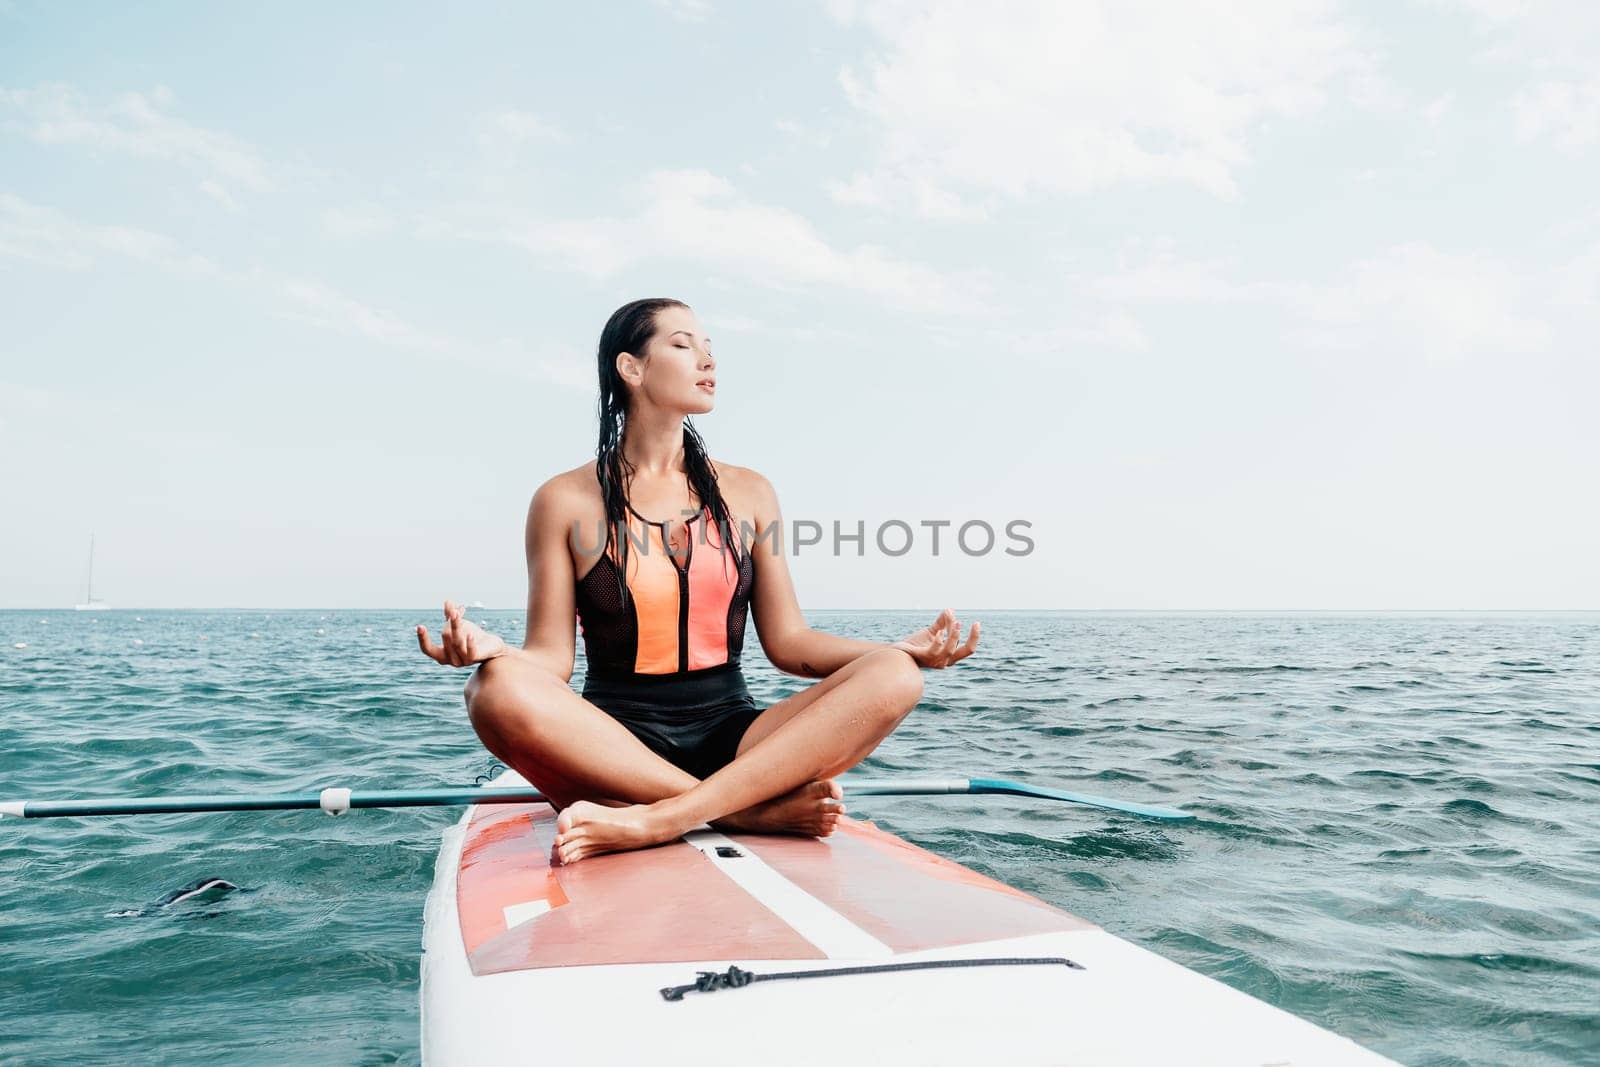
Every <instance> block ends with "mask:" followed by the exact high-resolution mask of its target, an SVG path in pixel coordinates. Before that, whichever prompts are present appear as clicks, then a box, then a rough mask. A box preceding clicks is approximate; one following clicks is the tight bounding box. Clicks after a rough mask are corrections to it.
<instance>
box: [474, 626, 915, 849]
mask: <svg viewBox="0 0 1600 1067" xmlns="http://www.w3.org/2000/svg"><path fill="white" fill-rule="evenodd" d="M921 695H922V672H921V669H920V668H919V667H918V666H917V664H916V663H915V662H914V661H913V660H912V659H911V657H910V656H909V655H907V654H906V653H904V652H902V651H899V650H898V649H880V650H878V651H875V652H871V653H868V654H867V655H865V656H862V657H860V658H859V659H856V660H855V661H853V662H851V663H849V664H847V665H845V666H844V667H841V668H840V669H839V670H837V671H835V672H834V673H833V674H831V675H829V676H828V677H827V678H824V679H822V680H821V681H819V682H816V683H815V684H813V685H811V686H809V687H807V688H806V689H803V690H801V691H800V692H798V693H794V694H792V695H790V696H788V697H785V698H784V699H783V700H780V701H778V702H777V703H776V704H774V705H772V706H771V707H770V708H768V709H766V710H765V711H763V712H762V713H761V714H760V715H759V716H758V717H757V718H756V719H755V721H754V722H752V723H751V725H750V727H749V729H748V730H747V731H746V733H745V736H744V739H743V740H742V741H741V742H740V744H739V750H738V753H737V755H736V757H735V759H734V760H733V762H732V763H730V764H728V765H727V766H726V767H723V768H722V769H721V770H719V771H717V772H716V773H715V774H713V775H711V776H710V777H709V778H707V779H705V781H703V782H701V781H699V780H697V779H696V778H695V777H694V776H693V775H691V774H689V773H688V772H687V771H684V770H682V769H681V768H679V767H676V766H674V765H673V764H671V763H668V762H667V761H666V760H664V759H662V758H661V757H660V756H659V755H657V754H656V753H654V752H652V751H651V750H650V749H649V748H647V747H646V746H645V745H644V744H643V743H642V742H641V741H640V740H639V739H638V738H636V737H635V736H634V735H633V734H632V733H630V732H629V731H628V730H627V728H626V727H624V726H623V725H622V724H621V723H619V722H617V721H616V720H615V719H613V718H612V717H611V716H609V715H607V714H606V713H605V712H604V711H602V710H600V709H599V708H597V707H595V706H594V705H593V704H590V703H589V702H588V701H586V700H584V699H583V698H582V697H580V696H578V695H577V694H576V693H574V692H573V691H572V689H571V688H570V687H569V686H568V685H567V684H566V683H565V682H563V681H562V680H561V679H559V678H557V677H555V676H554V675H552V674H550V673H549V672H547V671H543V670H540V669H539V668H536V667H533V666H531V665H529V664H527V663H526V661H523V660H521V659H519V658H518V657H515V656H503V657H499V658H496V659H493V660H490V661H488V662H487V663H485V664H483V665H482V666H481V667H480V668H479V669H478V670H477V671H476V672H475V673H474V674H473V677H472V679H471V680H470V681H469V682H468V683H467V688H466V701H467V708H468V712H469V715H470V717H471V720H472V725H473V728H474V729H475V730H477V732H478V736H479V737H480V738H481V739H482V741H483V743H484V746H485V747H486V748H488V749H489V751H490V752H492V753H494V755H495V756H497V757H498V758H499V759H500V760H502V761H503V762H504V763H506V764H507V765H508V766H510V767H513V768H515V769H516V770H518V771H519V772H521V773H522V775H523V776H524V777H525V778H527V779H528V780H529V781H530V782H533V783H534V784H536V785H537V786H538V787H539V788H540V789H541V790H542V791H543V792H544V793H545V795H546V796H548V797H550V799H551V803H552V804H554V805H555V806H556V808H557V809H558V810H560V811H561V817H560V819H559V820H558V822H557V830H558V832H557V838H556V850H557V854H558V856H559V858H560V859H561V860H562V861H563V862H573V861H575V860H578V859H581V858H583V857H584V856H586V855H592V854H594V853H597V852H605V851H614V850H617V849H624V848H640V847H644V846H646V845H651V844H658V843H660V842H662V841H667V840H671V839H672V838H674V837H677V836H679V835H681V834H682V833H684V832H685V831H687V830H689V829H691V828H692V827H694V826H697V825H699V824H701V823H703V822H711V823H714V824H715V825H717V826H718V827H720V828H725V829H735V830H755V831H769V832H770V831H776V832H790V833H806V834H812V835H815V836H824V835H826V834H827V833H831V832H832V829H833V825H834V823H835V822H836V820H837V817H838V813H839V812H840V811H842V810H843V808H842V806H840V805H838V804H837V803H836V801H837V798H838V797H839V795H840V791H839V787H838V785H837V784H836V783H834V782H833V781H832V778H833V776H835V775H838V774H841V773H843V772H844V771H846V770H848V769H849V768H851V767H853V766H855V765H856V764H857V763H859V762H860V761H861V760H862V759H864V758H866V756H867V755H868V754H869V753H871V752H872V750H873V749H875V748H876V747H877V746H878V744H879V742H881V741H882V740H883V739H884V738H885V737H887V736H888V735H889V734H890V733H891V732H892V731H893V730H894V728H895V727H896V726H898V725H899V724H900V722H901V721H902V720H903V719H904V718H905V716H906V715H907V714H908V713H909V712H910V710H911V709H912V708H913V707H915V705H916V702H917V701H918V699H920V698H921Z"/></svg>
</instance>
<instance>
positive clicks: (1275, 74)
mask: <svg viewBox="0 0 1600 1067" xmlns="http://www.w3.org/2000/svg"><path fill="white" fill-rule="evenodd" d="M830 11H831V12H832V14H833V15H834V17H835V18H837V19H838V20H840V21H841V22H843V23H845V24H847V25H858V24H859V25H861V26H862V27H864V28H865V29H866V30H868V31H869V32H871V33H872V34H874V35H875V36H876V37H877V38H878V39H879V40H880V41H881V43H882V45H883V53H882V54H881V55H878V56H875V57H872V58H870V59H868V60H866V61H864V62H862V63H861V64H859V65H858V66H855V67H850V68H846V69H845V70H843V71H842V72H841V74H840V83H841V85H842V87H843V89H844V92H845V94H846V96H847V97H848V99H849V100H850V102H851V103H852V104H854V105H855V106H856V107H857V108H858V109H859V110H860V111H861V112H862V113H863V114H865V115H866V116H868V117H869V118H871V119H872V120H874V121H875V122H876V123H877V125H878V127H879V128H880V130H881V135H882V140H883V148H882V151H881V157H880V159H879V160H877V161H876V162H875V164H874V165H872V166H870V167H869V168H867V169H865V170H863V171H861V172H859V173H857V174H855V175H853V176H851V177H850V178H848V179H847V180H844V181H840V182H835V183H833V184H832V185H831V186H830V192H831V193H832V194H833V195H834V196H835V197H836V198H837V199H839V200H840V201H843V202H847V203H856V204H871V205H877V206H883V207H900V208H904V209H908V210H910V211H911V212H913V213H916V214H919V215H922V216H925V217H943V218H981V217H983V216H984V215H986V214H989V213H991V212H992V211H993V209H994V208H995V207H996V206H997V205H998V204H999V203H1000V202H1002V200H1004V199H1011V200H1021V199H1023V198H1025V197H1027V196H1030V195H1033V194H1035V193H1046V194H1049V193H1086V192H1090V191H1094V190H1100V189H1106V188H1110V187H1114V186H1120V185H1128V184H1132V185H1153V184H1182V185H1191V186H1195V187H1197V188H1200V189H1203V190H1205V191H1207V192H1209V193H1211V194H1213V195H1216V196H1220V197H1232V196H1234V195H1236V194H1237V192H1238V177H1239V174H1240V172H1241V171H1242V170H1244V169H1245V168H1246V167H1247V166H1248V165H1249V163H1250V161H1251V150H1250V141H1251V139H1252V137H1253V136H1254V135H1256V134H1257V133H1258V132H1259V130H1260V128H1261V127H1262V126H1263V125H1264V124H1266V123H1268V122H1270V121H1272V120H1275V119H1286V120H1299V119H1303V118H1305V117H1307V116H1309V115H1312V114H1314V113H1316V112H1317V111H1318V110H1319V109H1321V108H1322V107H1323V106H1324V105H1325V104H1326V102H1327V101H1328V100H1329V98H1330V97H1332V96H1334V95H1335V94H1337V93H1340V92H1343V93H1344V94H1346V95H1347V96H1350V97H1352V98H1356V99H1358V100H1360V101H1362V102H1366V103H1371V102H1373V101H1375V100H1377V99H1378V98H1379V97H1381V96H1382V94H1383V93H1384V92H1386V90H1384V88H1383V86H1382V84H1381V83H1380V82H1379V80H1378V79H1377V77H1376V75H1375V74H1374V73H1373V71H1372V65H1371V63H1370V61H1369V59H1368V57H1367V56H1366V55H1365V54H1364V53H1363V51H1362V50H1361V48H1360V47H1359V46H1358V44H1357V41H1356V38H1355V34H1354V32H1353V31H1352V30H1351V29H1350V28H1349V27H1348V26H1346V25H1345V24H1344V23H1343V22H1341V21H1340V19H1339V18H1338V17H1337V16H1336V14H1335V12H1334V11H1333V9H1332V8H1331V6H1330V5H1329V4H1327V3H1322V2H1317V0H1256V2H1250V3H1240V2H1223V0H1211V2H1206V3H1191V4H1170V3H1156V2H1153V0H1149V2H1139V3H1128V2H1121V3H1112V2H1105V3H1092V2H1091V3H1072V4H1057V3H1044V2H1021V0H1008V2H1004V3H998V4H993V3H990V4H978V3H966V2H955V0H942V2H938V3H931V4H929V3H916V2H910V0H895V2H890V3H873V4H865V3H863V4H856V3H847V2H842V0H841V2H835V3H833V4H831V5H830Z"/></svg>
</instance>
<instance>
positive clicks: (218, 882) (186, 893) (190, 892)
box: [156, 878, 239, 908]
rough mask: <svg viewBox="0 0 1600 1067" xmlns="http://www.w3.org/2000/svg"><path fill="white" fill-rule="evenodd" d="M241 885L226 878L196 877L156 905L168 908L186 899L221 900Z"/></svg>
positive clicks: (209, 901)
mask: <svg viewBox="0 0 1600 1067" xmlns="http://www.w3.org/2000/svg"><path fill="white" fill-rule="evenodd" d="M238 888H239V887H238V886H236V885H234V884H233V883H232V882H230V881H228V880H227V879H226V878H196V879H195V880H194V881H192V882H190V883H189V884H188V885H186V886H181V887H180V888H178V889H174V890H173V891H172V892H170V893H168V894H167V895H166V896H164V897H162V898H161V899H160V900H158V901H156V907H158V908H167V907H171V906H172V905H174V904H180V903H182V902H183V901H186V900H203V901H205V902H206V903H207V904H209V903H211V902H212V901H215V900H221V899H222V898H223V897H224V896H227V895H228V894H229V893H231V892H233V891H234V890H236V889H238Z"/></svg>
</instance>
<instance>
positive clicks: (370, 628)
mask: <svg viewBox="0 0 1600 1067" xmlns="http://www.w3.org/2000/svg"><path fill="white" fill-rule="evenodd" d="M371 632H372V627H370V626H369V627H367V633H369V634H370V633H371Z"/></svg>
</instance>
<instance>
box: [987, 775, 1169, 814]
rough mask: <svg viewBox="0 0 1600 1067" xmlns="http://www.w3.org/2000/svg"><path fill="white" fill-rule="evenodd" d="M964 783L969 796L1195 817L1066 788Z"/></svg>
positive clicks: (998, 780)
mask: <svg viewBox="0 0 1600 1067" xmlns="http://www.w3.org/2000/svg"><path fill="white" fill-rule="evenodd" d="M967 782H968V792H971V793H1004V794H1008V795H1010V796H1017V797H1038V798H1040V799H1042V800H1065V801H1067V802H1068V803H1070V804H1087V805H1089V806H1090V807H1094V808H1105V809H1107V810H1108V811H1121V812H1126V813H1127V814H1129V815H1142V816H1144V817H1145V818H1147V819H1172V820H1175V821H1178V822H1185V821H1188V820H1190V819H1193V818H1194V814H1193V813H1192V812H1187V811H1183V810H1182V809H1180V808H1165V807H1162V806H1161V805H1159V804H1136V803H1134V802H1133V801H1130V800H1114V799H1112V798H1111V797H1097V796H1091V795H1090V794H1088V793H1072V792H1069V791H1067V790H1065V789H1050V788H1048V787H1047V786H1039V785H1024V784H1023V783H1021V782H1012V781H1008V780H1006V779H1004V778H969V779H967Z"/></svg>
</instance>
